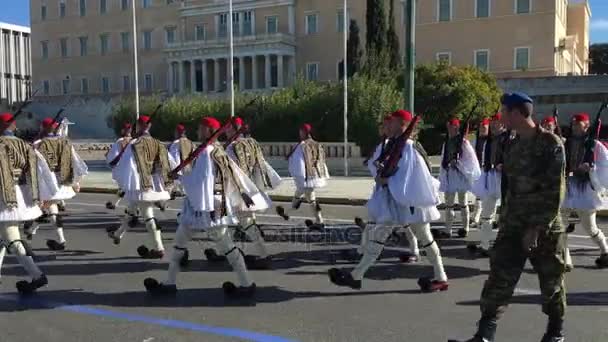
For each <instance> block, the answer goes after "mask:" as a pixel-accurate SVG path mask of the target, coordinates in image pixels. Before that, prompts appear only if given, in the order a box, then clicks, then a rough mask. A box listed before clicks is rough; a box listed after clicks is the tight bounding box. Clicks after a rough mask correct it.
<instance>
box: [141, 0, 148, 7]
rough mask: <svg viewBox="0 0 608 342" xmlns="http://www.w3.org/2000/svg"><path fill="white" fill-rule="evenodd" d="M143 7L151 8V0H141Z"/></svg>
mask: <svg viewBox="0 0 608 342" xmlns="http://www.w3.org/2000/svg"><path fill="white" fill-rule="evenodd" d="M141 7H143V8H149V7H150V0H141Z"/></svg>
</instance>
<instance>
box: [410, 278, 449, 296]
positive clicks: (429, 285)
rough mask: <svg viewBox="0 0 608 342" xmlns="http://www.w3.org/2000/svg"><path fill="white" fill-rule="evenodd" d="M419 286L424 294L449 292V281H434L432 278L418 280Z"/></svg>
mask: <svg viewBox="0 0 608 342" xmlns="http://www.w3.org/2000/svg"><path fill="white" fill-rule="evenodd" d="M418 286H420V290H421V291H422V292H424V293H431V292H440V291H447V290H448V287H449V284H448V282H447V281H439V280H432V279H431V278H420V279H418Z"/></svg>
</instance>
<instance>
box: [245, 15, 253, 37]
mask: <svg viewBox="0 0 608 342" xmlns="http://www.w3.org/2000/svg"><path fill="white" fill-rule="evenodd" d="M252 34H253V13H252V12H251V11H247V12H243V36H250V35H252Z"/></svg>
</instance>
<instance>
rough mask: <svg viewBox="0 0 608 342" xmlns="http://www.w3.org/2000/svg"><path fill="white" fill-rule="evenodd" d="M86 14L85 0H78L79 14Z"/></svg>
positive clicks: (82, 15)
mask: <svg viewBox="0 0 608 342" xmlns="http://www.w3.org/2000/svg"><path fill="white" fill-rule="evenodd" d="M85 15H87V0H80V16H81V17H84V16H85Z"/></svg>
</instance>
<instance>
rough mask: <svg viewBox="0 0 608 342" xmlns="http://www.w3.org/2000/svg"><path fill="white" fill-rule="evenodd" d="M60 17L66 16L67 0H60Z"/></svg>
mask: <svg viewBox="0 0 608 342" xmlns="http://www.w3.org/2000/svg"><path fill="white" fill-rule="evenodd" d="M59 18H65V0H61V1H60V2H59Z"/></svg>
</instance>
